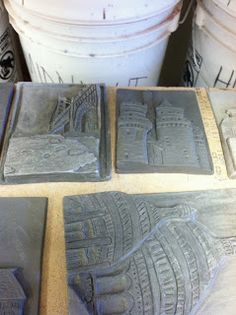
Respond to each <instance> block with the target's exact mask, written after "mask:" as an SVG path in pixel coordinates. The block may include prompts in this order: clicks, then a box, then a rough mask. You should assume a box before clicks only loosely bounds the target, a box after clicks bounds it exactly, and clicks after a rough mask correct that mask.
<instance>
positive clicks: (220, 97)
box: [209, 90, 236, 179]
mask: <svg viewBox="0 0 236 315" xmlns="http://www.w3.org/2000/svg"><path fill="white" fill-rule="evenodd" d="M209 97H210V100H211V103H212V107H213V110H214V113H215V117H216V121H217V124H218V128H219V133H220V138H221V143H222V147H223V152H224V156H225V161H226V167H227V171H228V175H229V177H230V178H232V179H234V178H236V93H235V92H233V91H216V90H215V91H214V90H211V91H210V92H209Z"/></svg>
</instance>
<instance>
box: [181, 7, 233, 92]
mask: <svg viewBox="0 0 236 315" xmlns="http://www.w3.org/2000/svg"><path fill="white" fill-rule="evenodd" d="M186 64H187V69H186V71H185V74H184V77H185V85H187V86H203V87H219V88H232V87H235V86H236V34H235V33H233V32H230V30H229V29H228V28H226V27H224V26H223V25H222V24H220V23H219V21H218V20H216V19H215V18H214V17H213V16H212V14H211V13H210V12H209V11H208V10H207V9H206V7H205V6H203V4H202V2H200V1H199V3H198V6H197V10H196V15H195V22H194V25H193V36H192V47H191V48H190V49H189V53H188V60H187V62H186Z"/></svg>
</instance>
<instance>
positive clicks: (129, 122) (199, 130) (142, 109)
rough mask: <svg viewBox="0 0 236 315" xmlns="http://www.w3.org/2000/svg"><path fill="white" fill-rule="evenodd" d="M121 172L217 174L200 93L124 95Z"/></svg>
mask: <svg viewBox="0 0 236 315" xmlns="http://www.w3.org/2000/svg"><path fill="white" fill-rule="evenodd" d="M116 168H117V172H119V173H142V172H174V173H178V172H181V173H199V174H212V171H213V170H212V161H211V156H210V153H209V148H208V143H207V139H206V135H205V131H204V126H203V123H202V119H201V114H200V111H199V108H198V102H197V98H196V95H195V93H194V92H192V91H191V92H190V91H168V92H167V91H139V90H118V93H117V150H116Z"/></svg>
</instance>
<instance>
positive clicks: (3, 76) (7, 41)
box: [0, 0, 19, 82]
mask: <svg viewBox="0 0 236 315" xmlns="http://www.w3.org/2000/svg"><path fill="white" fill-rule="evenodd" d="M16 63H17V61H16V59H15V52H14V48H13V42H12V34H11V28H10V25H9V20H8V14H7V11H6V10H5V8H4V6H3V3H2V1H1V0H0V82H9V81H17V80H18V71H19V70H18V71H17V69H16Z"/></svg>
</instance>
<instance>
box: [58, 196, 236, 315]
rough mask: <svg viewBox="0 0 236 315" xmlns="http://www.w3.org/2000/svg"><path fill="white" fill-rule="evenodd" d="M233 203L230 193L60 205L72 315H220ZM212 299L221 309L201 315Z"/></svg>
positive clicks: (233, 231) (78, 199) (76, 200)
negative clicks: (221, 277) (220, 285)
mask: <svg viewBox="0 0 236 315" xmlns="http://www.w3.org/2000/svg"><path fill="white" fill-rule="evenodd" d="M235 202H236V190H225V191H224V190H218V191H206V192H189V193H167V194H152V195H128V194H124V193H120V192H105V193H97V194H91V195H81V196H71V197H65V199H64V224H65V241H66V257H67V271H68V290H69V309H70V315H79V314H83V315H84V314H87V315H88V314H91V315H92V314H94V315H105V314H106V315H113V314H127V315H128V314H129V315H139V314H145V315H148V314H150V315H160V314H162V315H181V314H185V315H189V314H201V315H203V314H204V315H205V314H223V312H222V310H223V309H225V308H226V307H227V306H226V305H227V302H226V300H227V292H225V296H223V297H220V296H219V292H218V291H216V288H215V286H216V287H217V285H216V283H217V280H218V277H219V275H223V274H224V273H225V272H227V270H226V269H227V268H228V264H229V262H230V263H232V265H233V268H234V269H233V273H234V274H235V272H234V270H235V268H236V260H235V254H236V239H235V237H234V236H235V235H236V223H235V222H236V213H235ZM231 271H232V270H231ZM231 276H232V273H231ZM234 279H235V277H234ZM230 285H231V288H232V289H233V288H234V291H233V292H234V297H232V296H231V297H230V299H229V303H231V305H232V301H234V299H235V283H233V285H232V282H231V284H230V281H229V282H228V285H227V290H229V292H230ZM221 289H222V288H221ZM214 290H215V291H216V292H215V291H214ZM214 294H216V296H217V298H218V299H220V298H221V299H222V300H221V302H222V305H220V303H219V301H218V302H217V303H216V304H217V306H216V307H217V311H218V313H215V312H214V311H213V312H212V313H207V312H205V311H204V307H205V304H206V303H207V302H208V301H210V302H209V303H210V307H211V306H213V307H214V302H213V305H211V301H212V298H213V297H214ZM207 307H208V311H210V308H209V306H207ZM220 307H221V308H220ZM201 311H202V312H201Z"/></svg>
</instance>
